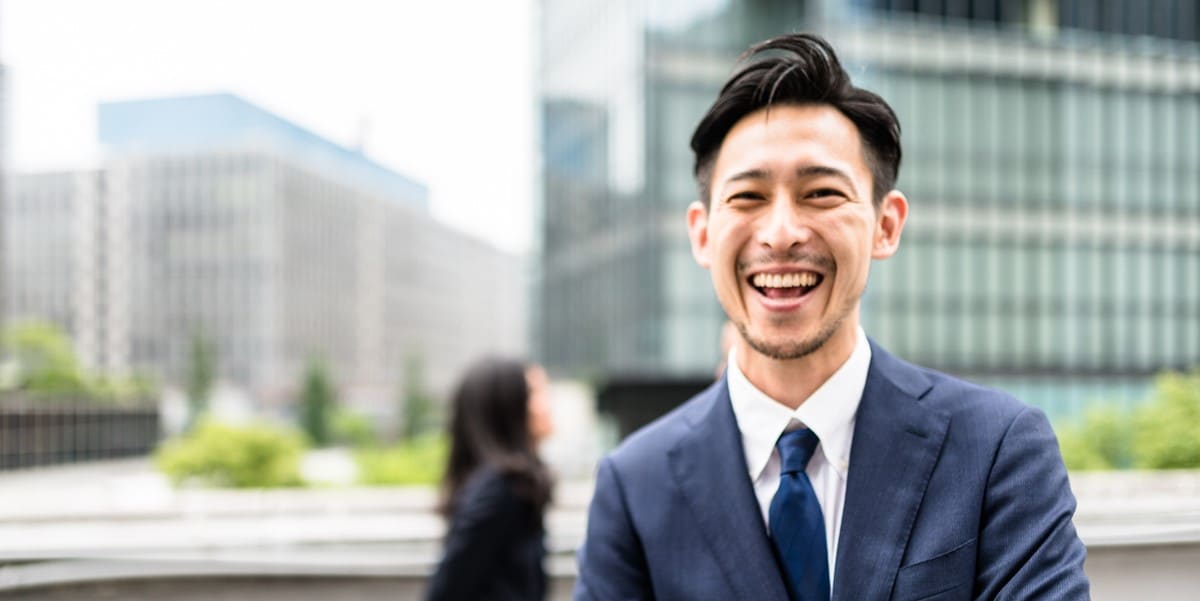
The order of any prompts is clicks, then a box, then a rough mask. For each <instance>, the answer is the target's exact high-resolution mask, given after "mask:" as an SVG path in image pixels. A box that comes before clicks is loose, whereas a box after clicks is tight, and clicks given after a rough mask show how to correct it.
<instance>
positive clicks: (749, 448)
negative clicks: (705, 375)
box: [726, 327, 871, 480]
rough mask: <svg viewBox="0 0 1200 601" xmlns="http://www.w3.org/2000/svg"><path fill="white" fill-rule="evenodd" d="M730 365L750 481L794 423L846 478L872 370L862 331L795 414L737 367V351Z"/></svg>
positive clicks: (731, 392)
mask: <svg viewBox="0 0 1200 601" xmlns="http://www.w3.org/2000/svg"><path fill="white" fill-rule="evenodd" d="M726 364H727V365H728V375H727V378H726V379H727V380H728V384H729V400H730V403H731V404H732V405H733V414H734V416H735V418H736V419H737V423H738V429H739V430H741V433H742V447H743V450H744V451H745V455H746V468H747V469H748V470H749V472H750V479H751V480H757V479H758V477H759V475H761V474H762V472H763V470H764V469H766V467H767V462H768V461H770V459H771V452H772V451H774V450H775V442H776V441H777V440H779V435H780V434H783V432H784V431H785V430H787V429H789V426H790V425H791V424H792V422H793V420H794V421H796V422H799V423H801V424H803V425H805V426H807V427H808V428H811V429H812V431H813V432H815V433H816V434H817V437H818V438H820V439H821V449H822V452H823V453H824V455H825V458H826V459H827V460H828V461H829V463H830V465H832V466H833V467H834V469H835V470H837V472H838V473H839V474H841V476H842V477H843V478H845V476H846V471H847V469H848V468H849V467H850V441H851V439H852V437H853V434H854V417H855V414H856V413H857V412H858V405H859V403H860V402H861V401H862V393H863V389H864V388H866V384H867V370H868V369H869V368H870V366H871V345H870V344H869V343H868V342H867V335H866V333H864V332H863V329H862V327H859V328H857V336H856V338H855V342H854V350H853V351H852V352H851V353H850V358H849V359H847V360H846V362H845V363H843V364H842V366H841V367H839V368H838V370H837V371H836V372H834V373H833V375H832V376H830V377H829V379H828V380H826V381H825V382H824V383H823V384H821V386H820V387H819V388H817V390H816V391H814V392H813V393H812V395H811V396H809V397H808V398H807V399H805V401H804V402H803V403H801V405H800V407H799V408H798V409H796V410H795V411H793V410H792V409H790V408H788V407H787V406H786V405H784V404H782V403H780V402H778V401H776V400H775V399H772V398H771V397H769V396H767V395H766V394H765V393H763V392H762V391H761V390H759V389H758V388H756V387H755V386H754V384H751V383H750V380H748V379H746V376H745V374H743V373H742V370H741V368H740V367H738V362H737V357H736V356H735V349H730V350H729V358H728V361H727V363H726Z"/></svg>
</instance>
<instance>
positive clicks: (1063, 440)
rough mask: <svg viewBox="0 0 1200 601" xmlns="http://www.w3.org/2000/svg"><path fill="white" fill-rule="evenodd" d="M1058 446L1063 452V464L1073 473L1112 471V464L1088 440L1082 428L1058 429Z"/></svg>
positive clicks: (1074, 426) (1065, 427)
mask: <svg viewBox="0 0 1200 601" xmlns="http://www.w3.org/2000/svg"><path fill="white" fill-rule="evenodd" d="M1057 434H1058V446H1059V448H1060V449H1061V450H1062V457H1063V462H1064V463H1066V464H1067V469H1068V470H1071V471H1094V470H1111V469H1113V467H1114V466H1113V465H1112V463H1110V462H1109V461H1108V460H1106V459H1105V458H1104V455H1102V454H1101V453H1100V450H1099V449H1097V448H1096V445H1094V444H1092V443H1091V441H1090V440H1089V439H1088V436H1087V434H1086V433H1085V432H1084V428H1083V427H1081V426H1076V425H1073V426H1064V427H1060V428H1058V429H1057Z"/></svg>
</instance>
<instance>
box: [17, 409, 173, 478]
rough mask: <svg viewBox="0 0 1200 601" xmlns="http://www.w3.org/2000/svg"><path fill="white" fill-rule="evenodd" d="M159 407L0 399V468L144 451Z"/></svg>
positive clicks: (152, 441)
mask: <svg viewBox="0 0 1200 601" xmlns="http://www.w3.org/2000/svg"><path fill="white" fill-rule="evenodd" d="M159 432H160V427H159V412H158V408H157V407H156V406H154V405H152V404H149V403H139V404H137V405H136V406H106V405H100V404H97V403H96V402H94V401H92V402H88V401H87V400H86V399H74V398H72V399H29V398H24V397H4V398H0V471H3V470H12V469H19V468H25V467H34V466H41V465H56V464H64V463H77V462H82V461H92V460H97V459H113V458H118V457H129V456H136V455H145V454H147V453H149V452H151V451H153V450H154V448H155V447H156V446H157V445H158V441H159Z"/></svg>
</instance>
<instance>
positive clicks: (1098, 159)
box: [535, 0, 1200, 419]
mask: <svg viewBox="0 0 1200 601" xmlns="http://www.w3.org/2000/svg"><path fill="white" fill-rule="evenodd" d="M541 19H542V22H541V53H540V57H541V65H540V87H541V90H540V94H541V99H542V103H541V127H540V129H541V132H542V140H543V145H542V147H543V152H544V156H543V185H542V188H541V196H542V198H541V204H542V208H541V210H540V214H541V215H542V223H541V224H540V227H541V232H542V249H541V251H542V254H541V258H540V260H539V263H538V268H539V272H538V276H537V277H538V281H539V283H540V284H539V287H538V290H539V292H538V297H537V299H536V302H537V303H538V309H537V311H536V312H535V315H537V316H538V322H537V324H536V326H537V327H536V334H535V340H536V345H537V349H538V352H539V354H540V356H541V357H542V358H543V359H544V360H545V361H547V362H548V363H549V364H550V365H551V367H552V368H554V369H556V370H558V371H560V372H570V373H576V374H581V375H586V376H591V377H593V378H595V379H596V380H597V381H599V382H600V383H603V382H604V381H606V380H620V379H622V378H624V379H629V378H635V379H638V378H640V379H643V380H653V379H655V378H658V379H660V380H672V379H680V378H685V379H686V378H691V379H693V380H694V381H697V382H703V381H705V380H711V374H712V369H713V366H715V365H716V364H717V362H718V359H719V358H718V342H717V341H718V337H719V328H720V325H721V323H722V321H723V319H724V317H723V314H722V312H721V310H720V308H719V306H718V304H717V303H716V300H715V297H714V294H713V292H712V287H711V284H710V282H709V278H708V274H707V273H706V272H704V271H703V270H701V269H700V268H699V267H697V266H695V264H694V261H693V260H692V258H691V255H690V249H689V246H688V242H687V238H686V232H685V228H684V211H685V207H686V206H687V204H688V203H689V202H691V201H692V200H693V199H695V198H696V188H695V183H694V181H693V178H692V175H691V166H692V159H693V157H692V154H691V151H690V149H689V147H688V141H689V140H690V137H691V133H692V130H693V128H694V127H695V125H696V123H697V122H698V121H699V119H700V117H701V115H702V114H703V112H704V111H705V110H706V109H707V107H708V106H709V105H710V104H711V102H712V101H713V99H714V98H715V97H716V94H717V91H718V89H719V87H720V85H721V84H722V83H723V82H724V80H725V79H726V78H727V77H728V75H729V74H730V73H731V72H732V70H733V66H734V62H735V59H736V57H737V56H738V54H740V53H741V52H742V51H743V50H745V48H746V47H747V46H748V45H749V44H750V43H752V42H754V41H757V40H761V39H765V38H767V37H771V36H774V35H779V34H783V33H787V32H791V31H798V30H809V31H816V32H819V33H821V34H822V35H824V36H825V37H826V38H828V39H829V40H830V41H831V42H832V43H833V44H834V46H835V47H836V48H837V49H838V51H839V54H840V56H841V58H842V59H843V62H844V63H845V64H846V66H847V68H848V70H849V71H850V73H851V75H852V77H853V78H854V79H855V80H856V83H857V84H858V85H861V86H863V87H866V88H868V89H872V90H875V91H877V92H879V93H880V94H881V95H882V96H883V97H884V98H885V99H887V100H888V101H889V103H891V104H892V106H893V107H894V108H895V109H896V111H897V113H898V114H899V117H900V121H901V124H902V127H903V144H904V163H903V165H902V166H901V170H900V179H899V183H898V187H899V188H900V189H901V190H903V191H904V192H905V193H906V194H907V196H908V198H909V200H910V206H911V212H910V218H909V222H908V225H907V227H906V229H905V232H904V238H903V243H902V244H901V248H900V252H899V253H898V255H897V256H896V257H894V258H892V259H890V260H888V261H885V262H879V263H876V264H875V265H874V267H873V270H872V279H871V282H870V284H869V286H868V291H867V293H866V296H865V297H864V302H863V321H864V324H865V327H866V329H867V331H868V333H869V334H870V335H871V336H872V337H873V338H874V339H875V340H877V341H878V342H880V343H881V344H883V345H884V346H885V347H887V348H888V349H890V350H891V351H893V352H894V353H896V354H898V355H900V356H901V357H904V358H906V359H909V360H912V361H914V362H918V363H921V364H924V365H928V366H931V367H935V368H939V369H943V370H945V371H949V372H951V373H955V374H959V375H962V376H965V377H968V378H972V379H974V380H977V381H981V382H984V383H988V384H992V385H995V386H998V387H1001V388H1004V389H1007V390H1010V391H1012V392H1014V393H1016V394H1018V395H1019V396H1021V397H1023V398H1025V399H1026V400H1028V401H1030V402H1033V403H1035V404H1037V405H1040V406H1042V407H1043V408H1045V409H1046V410H1047V411H1049V412H1050V414H1051V415H1052V417H1054V418H1056V419H1058V418H1062V417H1066V416H1069V415H1074V414H1076V413H1078V412H1079V411H1080V410H1081V409H1082V408H1083V407H1085V406H1086V405H1087V404H1088V403H1089V402H1092V401H1096V400H1110V401H1116V402H1123V403H1130V402H1133V401H1134V400H1136V399H1139V398H1141V397H1142V395H1144V393H1145V392H1146V390H1147V388H1148V386H1149V381H1150V377H1151V376H1152V375H1153V374H1154V373H1155V372H1157V371H1159V370H1162V369H1169V368H1175V369H1181V368H1186V367H1190V366H1195V365H1198V364H1200V169H1197V166H1198V165H1200V136H1198V135H1196V132H1200V12H1198V11H1197V6H1196V4H1195V3H1192V2H1165V1H1164V2H1135V1H1132V0H1111V1H1108V2H1083V1H1071V0H1062V1H1057V2H1056V1H1053V0H1029V1H1007V0H946V1H945V2H913V1H902V0H855V1H850V2H832V1H827V0H825V1H816V0H814V1H809V2H799V1H792V2H784V1H762V0H753V1H751V0H746V1H735V0H729V1H714V2H704V3H668V2H648V3H646V2H632V1H626V2H615V3H613V2H587V3H578V2H565V1H556V0H546V1H545V2H543V3H542V10H541Z"/></svg>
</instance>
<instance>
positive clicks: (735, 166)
mask: <svg viewBox="0 0 1200 601" xmlns="http://www.w3.org/2000/svg"><path fill="white" fill-rule="evenodd" d="M871 182H872V180H871V172H870V170H869V169H868V167H867V164H866V161H865V159H864V154H863V148H862V139H861V137H860V136H859V133H858V129H857V128H856V127H855V126H854V124H853V123H852V122H851V121H850V120H849V119H847V118H846V117H845V116H844V115H842V113H841V112H839V111H838V110H837V109H835V108H833V107H831V106H828V105H819V104H812V105H777V106H773V107H770V108H769V109H763V110H759V111H756V112H754V113H751V114H749V115H747V116H746V117H744V118H742V120H741V121H739V122H738V123H736V124H735V125H734V126H733V128H732V129H730V130H729V133H728V134H727V135H726V136H725V140H724V141H723V142H722V144H721V148H720V150H719V151H718V153H717V157H716V162H715V164H714V166H713V169H712V181H711V191H712V192H711V198H709V199H708V200H709V206H708V208H705V207H704V205H703V204H701V203H693V204H692V206H691V207H689V209H688V233H689V236H690V238H691V241H692V252H693V254H694V256H695V257H696V260H697V262H699V263H700V265H701V266H703V267H705V268H706V269H708V270H709V271H710V272H711V274H712V280H713V286H714V287H715V288H716V292H717V298H718V299H719V300H720V302H721V305H722V306H723V307H724V309H725V312H726V314H727V315H728V316H729V319H730V320H731V321H733V323H734V324H735V325H736V326H737V328H738V330H739V331H740V332H741V334H742V338H743V339H744V340H745V341H746V343H747V344H748V345H749V346H750V347H751V348H752V349H753V350H755V351H757V352H758V353H760V354H762V355H765V356H768V357H771V358H775V359H795V358H800V357H803V356H806V355H808V354H810V353H812V352H814V351H817V350H819V349H821V348H822V347H823V346H824V345H825V343H826V342H827V341H828V340H830V339H831V338H834V337H838V339H839V340H842V341H846V340H850V341H852V340H853V336H854V328H855V327H856V326H857V324H858V302H859V298H860V297H861V296H862V293H863V290H864V289H865V288H866V284H867V272H868V270H869V267H870V262H871V259H872V257H874V258H885V257H888V256H891V254H892V253H894V252H895V249H896V245H897V244H898V243H899V238H900V229H901V228H902V227H903V223H904V218H905V216H906V213H907V204H906V202H905V200H904V197H903V196H902V195H900V193H899V192H892V193H890V194H889V195H888V196H887V197H886V198H885V199H884V201H883V203H882V206H881V207H880V209H879V210H878V211H876V210H875V208H874V206H873V205H872V202H871ZM847 337H849V338H847ZM851 344H852V342H851ZM851 348H852V347H851Z"/></svg>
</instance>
